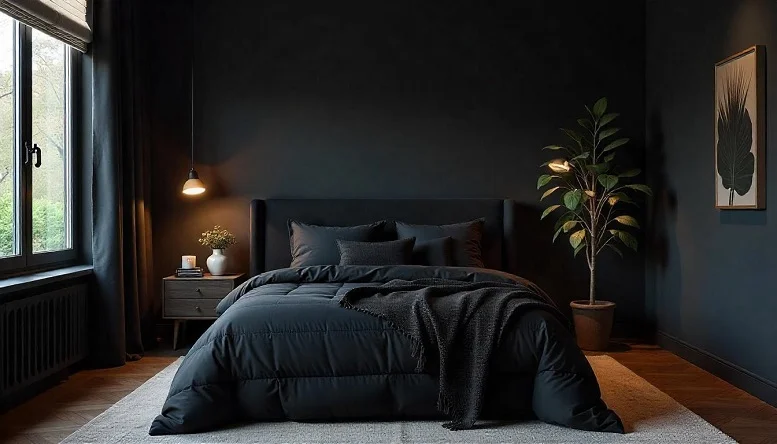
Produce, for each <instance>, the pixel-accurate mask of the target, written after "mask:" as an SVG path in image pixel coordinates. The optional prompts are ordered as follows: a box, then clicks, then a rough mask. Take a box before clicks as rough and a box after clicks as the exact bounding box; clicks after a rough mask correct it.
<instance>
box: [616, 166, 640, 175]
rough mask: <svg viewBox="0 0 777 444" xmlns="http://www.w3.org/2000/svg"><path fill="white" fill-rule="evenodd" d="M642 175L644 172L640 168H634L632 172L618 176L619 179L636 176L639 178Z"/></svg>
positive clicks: (625, 172)
mask: <svg viewBox="0 0 777 444" xmlns="http://www.w3.org/2000/svg"><path fill="white" fill-rule="evenodd" d="M640 173H642V170H640V169H639V168H634V169H632V170H628V171H624V172H622V173H620V174H618V177H636V176H639V175H640Z"/></svg>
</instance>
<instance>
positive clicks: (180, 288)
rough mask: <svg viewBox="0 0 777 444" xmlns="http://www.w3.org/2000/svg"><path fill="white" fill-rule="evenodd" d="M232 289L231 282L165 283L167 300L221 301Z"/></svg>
mask: <svg viewBox="0 0 777 444" xmlns="http://www.w3.org/2000/svg"><path fill="white" fill-rule="evenodd" d="M233 287H234V283H233V281H231V280H223V281H222V280H204V279H203V280H196V281H184V280H176V281H166V282H165V297H166V298H167V299H200V298H202V299H223V298H224V296H226V295H227V294H228V293H229V292H230V291H232V288H233Z"/></svg>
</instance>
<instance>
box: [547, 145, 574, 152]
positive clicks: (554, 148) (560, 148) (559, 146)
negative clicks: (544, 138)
mask: <svg viewBox="0 0 777 444" xmlns="http://www.w3.org/2000/svg"><path fill="white" fill-rule="evenodd" d="M542 149H543V150H551V151H558V150H567V151H569V148H567V147H564V146H561V145H548V146H546V147H543V148H542Z"/></svg>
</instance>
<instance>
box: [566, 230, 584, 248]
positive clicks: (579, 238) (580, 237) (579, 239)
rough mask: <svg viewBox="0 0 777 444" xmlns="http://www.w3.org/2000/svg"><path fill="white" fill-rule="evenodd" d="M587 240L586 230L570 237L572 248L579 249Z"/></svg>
mask: <svg viewBox="0 0 777 444" xmlns="http://www.w3.org/2000/svg"><path fill="white" fill-rule="evenodd" d="M584 240H585V230H580V231H575V232H574V233H572V234H570V235H569V245H572V248H577V247H578V246H579V245H580V244H582V243H583V241H584Z"/></svg>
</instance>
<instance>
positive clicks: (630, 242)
mask: <svg viewBox="0 0 777 444" xmlns="http://www.w3.org/2000/svg"><path fill="white" fill-rule="evenodd" d="M610 234H612V235H613V236H615V237H616V238H618V239H619V240H620V241H621V242H623V244H624V245H626V246H627V247H629V248H631V249H632V250H634V251H637V245H638V242H637V238H635V237H634V236H632V235H631V234H629V233H627V232H625V231H621V230H610Z"/></svg>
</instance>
